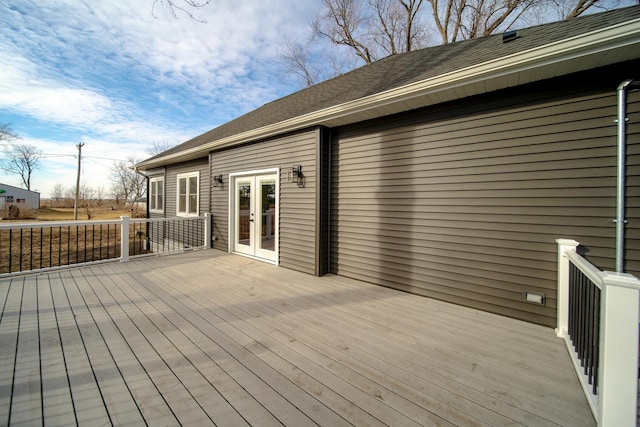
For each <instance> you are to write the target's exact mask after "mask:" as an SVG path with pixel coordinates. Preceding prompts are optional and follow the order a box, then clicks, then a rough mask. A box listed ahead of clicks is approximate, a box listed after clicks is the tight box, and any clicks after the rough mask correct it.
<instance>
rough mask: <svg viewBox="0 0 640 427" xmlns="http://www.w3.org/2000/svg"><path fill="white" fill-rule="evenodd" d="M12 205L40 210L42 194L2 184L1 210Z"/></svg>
mask: <svg viewBox="0 0 640 427" xmlns="http://www.w3.org/2000/svg"><path fill="white" fill-rule="evenodd" d="M11 205H16V206H18V207H19V208H20V207H29V208H31V209H40V193H38V192H36V191H29V190H25V189H24V188H18V187H14V186H12V185H7V184H2V183H0V209H7V208H8V207H9V206H11Z"/></svg>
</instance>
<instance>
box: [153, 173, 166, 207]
mask: <svg viewBox="0 0 640 427" xmlns="http://www.w3.org/2000/svg"><path fill="white" fill-rule="evenodd" d="M158 181H162V209H151V206H152V203H151V198H152V197H153V194H152V192H151V187H152V183H153V182H158ZM156 185H157V184H156ZM155 196H156V203H155V205H156V206H158V199H157V196H158V194H157V193H156V195H155ZM166 200H167V198H166V197H165V185H164V176H156V177H153V178H149V212H153V213H164V206H165V204H166Z"/></svg>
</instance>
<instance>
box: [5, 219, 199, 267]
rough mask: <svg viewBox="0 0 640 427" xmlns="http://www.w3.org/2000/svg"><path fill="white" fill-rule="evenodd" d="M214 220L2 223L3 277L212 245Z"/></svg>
mask: <svg viewBox="0 0 640 427" xmlns="http://www.w3.org/2000/svg"><path fill="white" fill-rule="evenodd" d="M210 230H211V216H210V214H205V216H201V217H188V218H159V219H150V218H142V219H131V218H129V217H128V216H123V217H120V219H119V220H106V221H56V222H32V223H11V224H2V225H0V276H3V275H10V274H15V273H22V272H29V271H39V270H49V269H53V268H60V267H65V266H70V265H76V264H86V263H93V262H100V261H107V260H114V259H118V260H120V261H128V260H129V259H130V258H132V257H138V256H145V255H156V254H165V253H176V252H182V251H184V250H189V249H196V248H209V247H211V235H210Z"/></svg>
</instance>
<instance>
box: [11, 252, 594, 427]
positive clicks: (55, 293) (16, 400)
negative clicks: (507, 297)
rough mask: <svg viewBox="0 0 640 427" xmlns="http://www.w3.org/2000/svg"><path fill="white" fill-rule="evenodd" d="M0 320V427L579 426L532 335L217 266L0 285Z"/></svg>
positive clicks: (161, 262) (410, 303)
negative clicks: (28, 426)
mask: <svg viewBox="0 0 640 427" xmlns="http://www.w3.org/2000/svg"><path fill="white" fill-rule="evenodd" d="M0 307H2V313H1V314H0V356H1V357H0V424H2V425H5V424H9V425H19V424H25V423H27V424H40V423H41V420H42V419H44V420H46V424H52V425H56V424H57V425H62V424H64V425H72V424H75V423H76V421H77V424H79V425H109V424H112V425H154V426H155V425H196V424H197V425H206V424H211V425H220V426H225V425H233V426H235V425H242V424H245V425H260V426H263V425H264V426H269V425H274V426H275V425H292V426H293V425H295V426H305V425H323V426H325V425H326V426H339V425H359V426H360V425H363V426H364V425H442V426H511V425H526V426H583V425H594V424H595V423H594V421H593V418H592V417H591V414H590V411H589V408H588V405H587V403H586V399H585V398H584V396H583V395H582V393H581V390H580V386H579V383H578V380H577V378H576V377H575V374H574V373H573V368H572V366H571V362H570V360H569V356H568V355H567V354H566V349H565V347H564V343H563V342H562V341H561V340H560V339H558V338H556V337H555V334H554V332H553V331H552V330H550V329H548V328H543V327H539V326H536V325H531V324H527V323H524V322H520V321H516V320H512V319H507V318H504V317H501V316H496V315H492V314H488V313H484V312H480V311H477V310H472V309H468V308H464V307H458V306H455V305H451V304H446V303H442V302H438V301H434V300H430V299H427V298H422V297H417V296H414V295H409V294H406V293H402V292H398V291H395V290H392V289H386V288H381V287H378V286H373V285H369V284H366V283H363V282H359V281H357V280H352V279H347V278H343V277H338V276H325V277H322V278H317V277H312V276H308V275H305V274H302V273H298V272H295V271H291V270H287V269H285V268H278V267H274V266H272V265H268V264H264V263H260V262H258V261H255V260H250V259H247V258H243V257H239V256H232V255H228V254H225V253H222V252H220V251H216V250H212V251H198V252H192V253H186V254H181V255H175V256H164V257H150V258H145V259H140V260H133V261H131V262H128V263H117V262H113V263H103V264H98V265H94V266H89V267H83V268H70V269H67V270H61V271H58V272H49V273H43V274H39V275H26V276H20V277H15V278H5V279H0ZM28 356H31V357H30V358H29V357H28ZM12 389H13V394H12V393H11V390H12ZM74 411H75V414H74V413H73V412H74Z"/></svg>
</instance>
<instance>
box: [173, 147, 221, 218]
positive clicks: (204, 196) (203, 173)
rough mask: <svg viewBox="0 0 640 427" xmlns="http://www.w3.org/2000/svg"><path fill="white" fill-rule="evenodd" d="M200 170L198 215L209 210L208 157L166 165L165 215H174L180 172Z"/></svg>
mask: <svg viewBox="0 0 640 427" xmlns="http://www.w3.org/2000/svg"><path fill="white" fill-rule="evenodd" d="M196 171H198V172H200V189H199V190H200V199H199V206H198V208H199V209H200V215H201V216H202V215H204V214H205V213H207V212H210V206H211V203H210V194H209V188H210V178H209V177H210V174H209V162H208V158H206V157H205V158H202V159H198V160H193V161H190V162H185V163H180V164H178V165H171V166H167V168H166V172H165V180H164V185H165V196H166V197H165V211H164V212H165V217H167V218H171V217H175V216H177V215H176V203H177V185H178V175H179V174H182V173H190V172H196Z"/></svg>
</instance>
